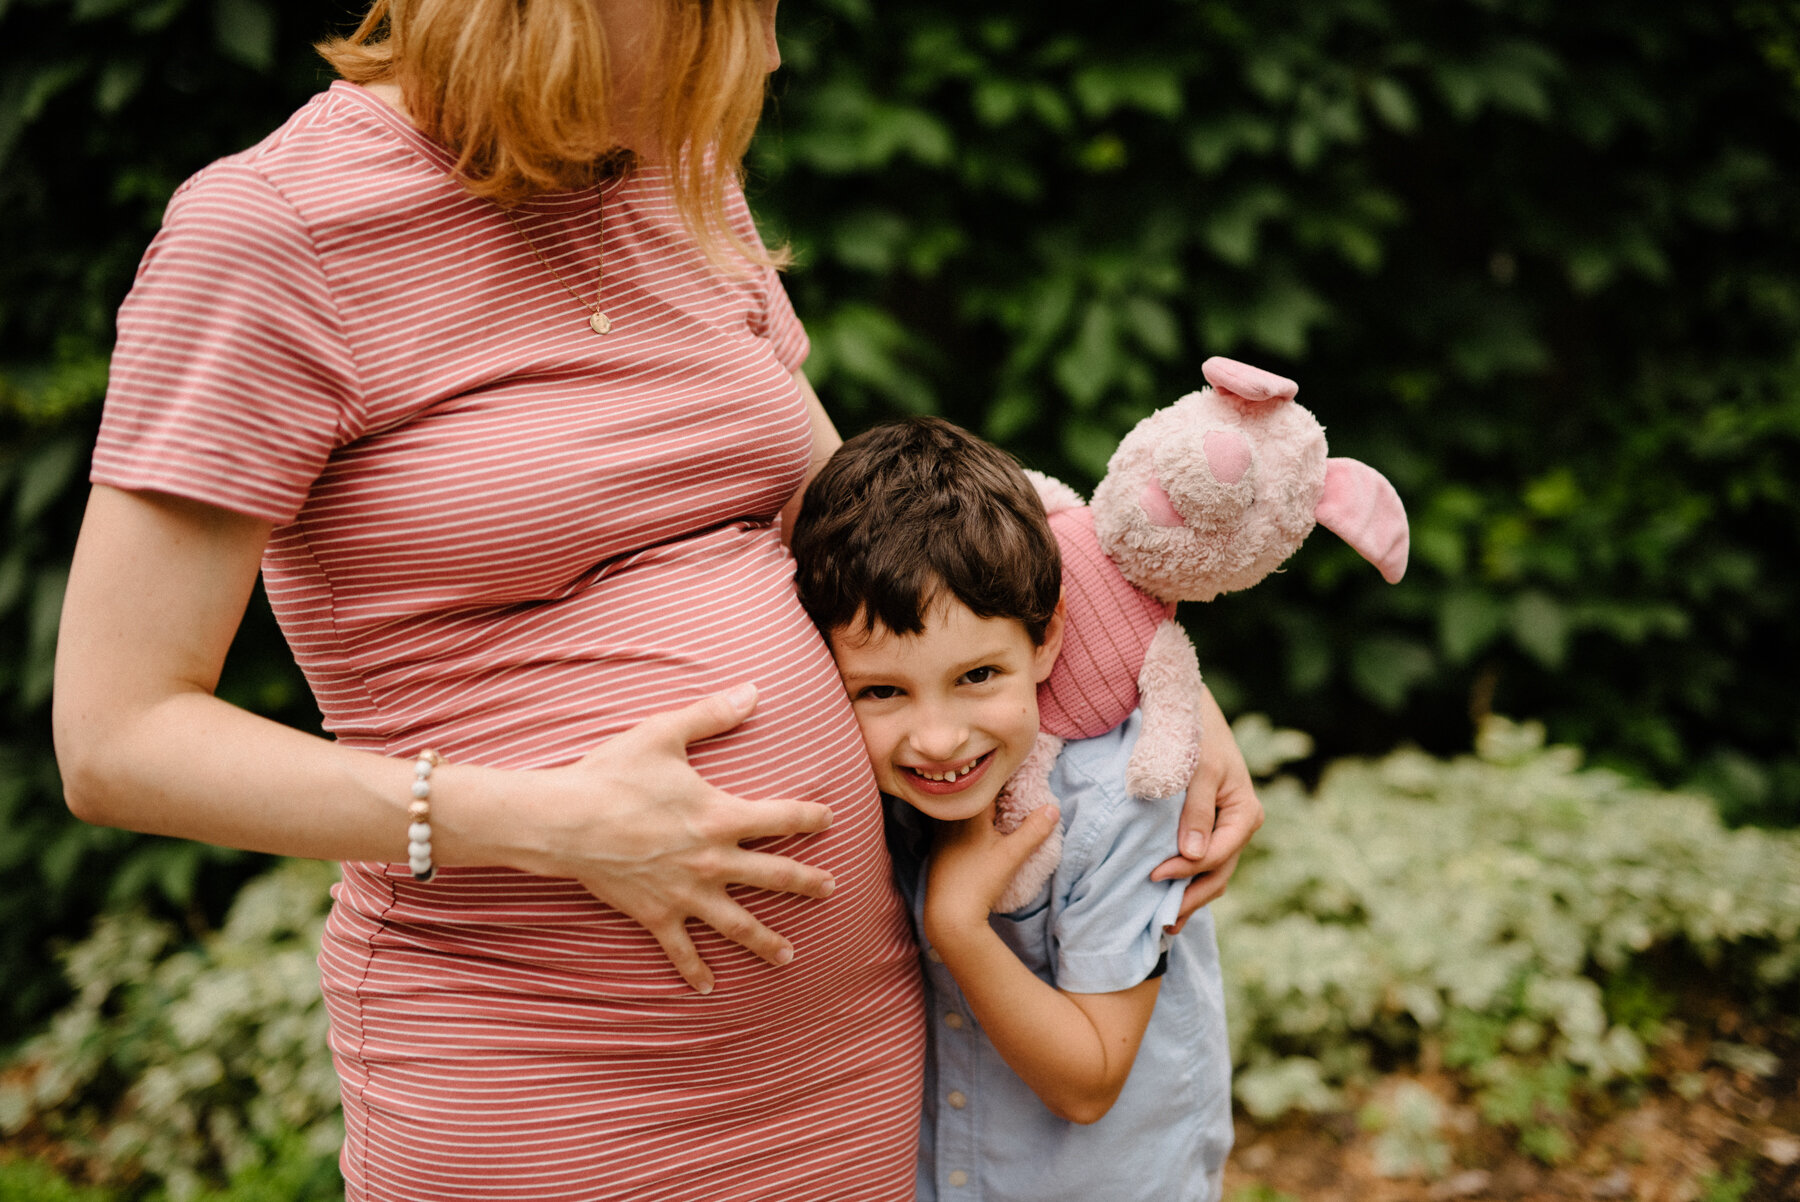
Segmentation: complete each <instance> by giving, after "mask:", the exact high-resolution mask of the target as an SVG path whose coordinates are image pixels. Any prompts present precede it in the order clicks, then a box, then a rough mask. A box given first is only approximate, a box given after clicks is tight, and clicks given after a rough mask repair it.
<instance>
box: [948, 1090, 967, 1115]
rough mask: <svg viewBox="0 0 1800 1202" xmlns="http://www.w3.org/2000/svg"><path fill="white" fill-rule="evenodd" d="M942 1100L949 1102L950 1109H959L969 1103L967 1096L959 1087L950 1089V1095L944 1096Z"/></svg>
mask: <svg viewBox="0 0 1800 1202" xmlns="http://www.w3.org/2000/svg"><path fill="white" fill-rule="evenodd" d="M944 1101H946V1102H948V1103H950V1109H952V1110H961V1109H962V1108H963V1107H964V1106H967V1105H968V1104H969V1099H968V1096H967V1095H966V1094H964V1093H963V1091H962V1090H960V1089H953V1090H951V1091H950V1096H949V1097H947V1098H945V1099H944Z"/></svg>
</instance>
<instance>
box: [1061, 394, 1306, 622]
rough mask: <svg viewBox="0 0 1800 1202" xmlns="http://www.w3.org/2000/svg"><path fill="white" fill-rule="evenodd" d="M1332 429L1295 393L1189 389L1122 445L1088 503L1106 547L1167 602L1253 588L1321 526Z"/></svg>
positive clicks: (1123, 568)
mask: <svg viewBox="0 0 1800 1202" xmlns="http://www.w3.org/2000/svg"><path fill="white" fill-rule="evenodd" d="M1325 455H1326V448H1325V431H1324V429H1323V428H1321V427H1320V425H1319V423H1318V421H1317V420H1316V419H1314V417H1313V415H1312V414H1311V413H1309V412H1307V411H1306V410H1305V409H1303V408H1302V407H1301V406H1299V405H1298V404H1295V403H1294V402H1293V401H1291V400H1281V401H1276V402H1273V403H1271V402H1268V401H1244V400H1241V399H1240V398H1238V397H1236V396H1233V395H1230V394H1225V395H1221V394H1219V393H1217V392H1214V391H1213V390H1212V389H1210V388H1208V389H1204V390H1202V391H1200V392H1196V393H1190V394H1189V395H1187V396H1185V397H1183V398H1182V399H1181V400H1179V401H1177V402H1175V404H1173V405H1170V406H1169V407H1168V408H1166V409H1161V410H1158V411H1157V412H1156V413H1154V414H1152V415H1151V416H1150V417H1149V418H1147V419H1145V420H1144V421H1143V422H1141V423H1140V424H1139V425H1138V426H1137V428H1136V429H1134V430H1133V431H1132V432H1131V433H1130V434H1128V435H1127V436H1126V437H1125V441H1124V442H1122V443H1120V444H1119V449H1118V451H1116V452H1115V453H1114V454H1113V457H1112V461H1111V462H1110V463H1109V464H1108V465H1107V472H1106V479H1104V480H1102V481H1101V482H1100V485H1099V487H1098V488H1096V489H1095V490H1094V499H1093V501H1092V503H1091V508H1092V509H1093V512H1094V527H1095V530H1096V532H1097V533H1098V534H1099V537H1100V545H1101V547H1102V548H1104V549H1105V551H1106V553H1107V555H1108V556H1110V557H1111V558H1112V560H1113V561H1114V562H1115V563H1116V564H1118V566H1119V570H1120V571H1121V572H1123V573H1124V574H1125V577H1126V578H1127V579H1128V580H1130V581H1131V582H1132V583H1133V584H1135V585H1137V586H1138V587H1139V588H1141V589H1143V590H1144V591H1145V592H1147V593H1149V594H1150V595H1151V596H1154V597H1157V598H1159V599H1161V600H1164V601H1211V600H1212V599H1213V598H1214V597H1216V596H1218V595H1219V594H1220V593H1229V592H1235V591H1237V590H1238V589H1244V588H1249V587H1250V586H1251V585H1253V584H1255V583H1256V582H1257V581H1259V580H1261V579H1263V577H1265V576H1267V575H1268V574H1269V573H1270V572H1273V571H1274V570H1275V569H1276V568H1277V567H1279V566H1280V565H1281V563H1282V561H1283V560H1285V559H1287V557H1288V556H1290V555H1292V554H1293V553H1294V551H1295V550H1296V549H1298V547H1299V546H1300V544H1301V543H1302V542H1304V541H1306V536H1307V535H1308V534H1310V533H1311V532H1312V529H1313V525H1314V521H1315V517H1314V514H1315V511H1316V510H1317V509H1318V506H1319V499H1320V497H1321V496H1322V495H1323V493H1324V490H1325V470H1326V469H1325Z"/></svg>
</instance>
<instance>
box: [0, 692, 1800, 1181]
mask: <svg viewBox="0 0 1800 1202" xmlns="http://www.w3.org/2000/svg"><path fill="white" fill-rule="evenodd" d="M1237 733H1238V738H1239V740H1240V742H1241V743H1242V744H1243V745H1244V747H1245V749H1246V751H1247V752H1248V754H1249V756H1250V758H1251V759H1252V761H1253V762H1254V763H1255V764H1256V765H1257V766H1258V768H1259V769H1261V770H1264V771H1267V770H1272V769H1273V768H1274V767H1275V766H1277V765H1278V764H1279V763H1280V762H1281V761H1282V760H1284V759H1291V758H1293V757H1295V756H1299V755H1304V754H1306V752H1307V750H1308V747H1307V743H1308V740H1306V739H1305V738H1304V736H1300V735H1297V734H1295V733H1294V732H1292V731H1277V730H1275V729H1274V728H1273V727H1272V726H1271V725H1270V724H1269V723H1268V722H1267V720H1266V719H1248V720H1245V721H1241V722H1240V723H1239V724H1238V726H1237ZM1542 737H1543V732H1542V730H1541V728H1539V727H1536V726H1530V725H1527V726H1515V725H1512V724H1510V723H1506V722H1503V721H1501V720H1499V719H1495V720H1492V721H1490V723H1489V724H1488V725H1487V726H1486V727H1485V728H1484V730H1483V733H1482V737H1481V741H1480V746H1479V748H1478V754H1476V755H1474V756H1462V757H1459V758H1456V759H1453V760H1438V759H1433V758H1431V757H1429V756H1426V755H1424V754H1422V753H1418V752H1403V753H1398V754H1395V755H1391V756H1388V757H1386V758H1384V759H1381V760H1376V761H1343V762H1339V763H1334V764H1333V765H1332V766H1331V768H1330V769H1329V770H1328V771H1327V773H1326V774H1325V777H1324V779H1323V781H1322V782H1321V783H1320V785H1319V788H1318V790H1317V792H1316V793H1314V794H1311V795H1309V794H1308V793H1307V792H1306V791H1305V790H1304V789H1303V788H1302V787H1301V786H1300V785H1299V784H1298V783H1297V782H1295V781H1293V780H1291V779H1282V780H1277V781H1274V782H1272V783H1270V784H1269V785H1267V786H1266V787H1265V788H1264V790H1263V796H1264V800H1265V803H1266V804H1267V806H1268V810H1269V819H1270V820H1269V823H1268V825H1267V826H1266V827H1264V829H1263V832H1262V834H1261V835H1259V836H1258V838H1257V840H1256V842H1255V843H1254V844H1253V845H1252V848H1251V850H1250V852H1249V853H1247V854H1246V857H1245V862H1244V864H1243V865H1242V867H1241V868H1240V870H1239V871H1238V873H1237V875H1236V876H1235V877H1234V878H1233V882H1232V887H1231V891H1230V892H1229V893H1227V894H1226V896H1225V898H1224V899H1223V900H1222V901H1220V902H1219V903H1217V906H1216V909H1215V912H1216V914H1217V917H1218V925H1219V940H1220V945H1221V949H1222V951H1223V954H1224V961H1225V986H1226V994H1227V999H1226V1000H1227V1006H1228V1010H1229V1018H1230V1024H1231V1034H1232V1042H1233V1055H1234V1060H1235V1061H1236V1064H1237V1070H1236V1071H1237V1079H1236V1090H1237V1095H1238V1099H1239V1100H1240V1101H1241V1102H1242V1103H1243V1105H1244V1106H1245V1108H1246V1109H1247V1110H1248V1111H1249V1112H1250V1113H1251V1114H1253V1115H1256V1116H1258V1117H1263V1118H1267V1117H1273V1116H1275V1115H1279V1114H1281V1113H1284V1112H1286V1111H1288V1110H1292V1109H1296V1108H1298V1109H1315V1110H1335V1109H1339V1108H1342V1107H1343V1106H1344V1105H1345V1096H1346V1095H1345V1090H1344V1087H1345V1086H1346V1085H1349V1084H1351V1083H1354V1082H1357V1081H1359V1080H1361V1079H1362V1078H1363V1076H1364V1075H1365V1074H1366V1073H1367V1071H1368V1070H1369V1068H1370V1066H1371V1065H1374V1064H1377V1063H1384V1064H1385V1063H1394V1062H1403V1061H1407V1060H1410V1059H1411V1058H1413V1057H1415V1056H1417V1055H1419V1054H1420V1052H1421V1050H1422V1049H1426V1048H1429V1049H1432V1054H1433V1055H1434V1056H1435V1058H1436V1059H1438V1060H1441V1062H1442V1063H1443V1064H1444V1065H1445V1066H1446V1067H1447V1068H1449V1069H1450V1070H1451V1071H1452V1072H1454V1073H1455V1074H1456V1075H1457V1076H1458V1078H1459V1079H1460V1080H1461V1081H1462V1082H1463V1084H1464V1085H1465V1086H1466V1087H1467V1088H1468V1089H1469V1090H1470V1091H1471V1092H1472V1093H1473V1094H1474V1095H1475V1097H1476V1099H1477V1101H1478V1104H1479V1108H1480V1110H1481V1113H1482V1114H1483V1116H1484V1117H1485V1118H1486V1120H1487V1121H1488V1122H1490V1123H1493V1124H1496V1125H1499V1126H1505V1127H1509V1128H1513V1129H1515V1130H1516V1131H1517V1133H1518V1136H1519V1138H1520V1140H1521V1141H1522V1142H1523V1144H1524V1145H1525V1147H1526V1148H1527V1150H1529V1151H1532V1152H1534V1153H1535V1154H1538V1155H1540V1156H1542V1157H1544V1158H1545V1159H1555V1158H1556V1157H1557V1156H1558V1155H1559V1154H1560V1150H1561V1149H1562V1148H1563V1147H1564V1146H1565V1142H1564V1141H1566V1136H1565V1135H1564V1134H1563V1131H1562V1127H1561V1125H1560V1119H1559V1113H1561V1112H1566V1111H1567V1110H1568V1109H1569V1107H1570V1106H1571V1105H1572V1104H1573V1102H1574V1101H1575V1100H1576V1099H1577V1098H1578V1097H1579V1096H1580V1095H1581V1093H1582V1092H1583V1091H1588V1090H1593V1089H1598V1088H1604V1087H1605V1086H1606V1084H1607V1083H1609V1082H1615V1081H1620V1080H1635V1079H1638V1078H1640V1077H1641V1076H1642V1074H1643V1072H1644V1070H1645V1067H1646V1056H1645V1054H1646V1048H1647V1046H1652V1045H1654V1044H1655V1042H1656V1041H1657V1040H1658V1039H1659V1038H1661V1037H1662V1036H1663V1035H1664V1033H1665V1032H1666V1031H1667V1030H1670V1029H1672V1028H1669V1027H1668V1026H1667V1025H1666V1024H1667V1023H1668V1022H1669V1021H1670V1020H1673V1019H1678V1018H1679V1014H1678V1012H1677V1011H1676V1008H1675V1007H1676V999H1674V998H1671V997H1667V996H1663V995H1661V994H1659V993H1658V992H1657V991H1656V986H1655V985H1654V982H1653V981H1652V980H1651V978H1650V977H1649V975H1648V974H1647V973H1646V971H1645V966H1646V965H1647V964H1649V963H1650V962H1651V961H1652V960H1653V959H1654V958H1655V957H1657V956H1658V955H1659V954H1662V953H1666V952H1668V951H1670V950H1671V949H1679V950H1681V951H1682V952H1683V953H1684V954H1690V955H1692V956H1695V957H1697V958H1698V959H1699V960H1700V961H1701V962H1703V963H1704V964H1705V965H1707V967H1708V969H1709V971H1710V973H1711V974H1712V975H1713V976H1714V978H1715V979H1716V980H1717V981H1718V982H1719V987H1720V988H1721V989H1724V990H1727V991H1730V992H1731V993H1732V994H1733V995H1734V996H1736V997H1738V998H1740V999H1742V1000H1743V1001H1745V1002H1746V1003H1748V1004H1749V1005H1751V1006H1753V1007H1760V1008H1761V1009H1763V1010H1765V1011H1769V1012H1771V1013H1774V1012H1786V1013H1792V1010H1793V1007H1792V1003H1793V1001H1794V1000H1795V992H1796V991H1795V983H1796V981H1800V833H1792V832H1784V833H1770V832H1765V831H1758V830H1740V831H1735V832H1733V831H1728V830H1726V829H1725V828H1724V827H1723V826H1721V825H1720V823H1719V820H1718V818H1717V815H1716V814H1715V813H1714V811H1713V809H1712V807H1711V805H1710V804H1709V803H1708V802H1706V801H1705V800H1703V799H1700V798H1694V797H1684V796H1679V795H1674V794H1663V793H1655V792H1651V791H1649V790H1645V789H1642V788H1639V787H1636V786H1633V785H1631V784H1630V783H1628V782H1627V781H1625V780H1624V779H1623V778H1621V777H1619V776H1618V775H1617V774H1615V773H1612V772H1609V771H1606V770H1602V769H1593V768H1582V767H1581V766H1580V765H1579V763H1578V757H1577V756H1576V754H1575V753H1574V752H1573V751H1571V750H1569V749H1567V748H1546V747H1545V746H1543V742H1542ZM332 879H333V873H332V871H331V870H330V869H329V868H327V867H325V866H322V865H318V864H311V863H304V862H289V863H286V864H284V865H283V866H282V867H281V868H280V869H279V870H278V871H277V872H275V873H273V874H270V875H268V876H264V877H262V878H259V879H258V880H257V881H256V882H255V883H253V884H252V885H250V886H248V887H247V888H246V889H245V890H244V892H243V894H242V895H241V896H240V898H239V899H238V901H237V903H236V904H235V905H234V906H233V907H232V910H231V913H230V916H229V918H228V920H227V922H226V923H225V925H224V927H223V928H222V929H221V930H220V931H219V932H218V933H217V934H215V935H212V936H209V937H208V938H207V939H205V940H203V941H202V942H201V943H200V944H199V945H198V946H191V947H182V946H181V943H180V940H179V938H178V935H177V932H176V931H175V930H174V929H172V928H171V927H169V926H168V925H166V924H162V923H158V922H155V921H152V920H149V919H146V918H144V917H142V916H141V915H114V916H109V917H107V918H105V919H103V920H102V921H101V922H100V923H99V924H98V926H97V927H96V928H95V930H94V933H93V934H92V935H91V936H90V937H89V938H88V939H87V940H86V941H85V942H84V943H82V944H80V945H79V946H77V947H76V948H74V949H73V950H72V951H71V952H70V953H69V954H68V956H67V957H66V963H67V967H68V973H69V977H70V980H71V982H72V983H73V985H74V987H75V989H76V991H77V998H76V1001H75V1003H74V1004H73V1005H72V1006H70V1007H69V1008H68V1009H67V1010H65V1011H64V1012H63V1013H61V1014H59V1015H58V1016H57V1018H56V1019H55V1021H54V1022H53V1023H52V1024H51V1026H50V1029H49V1030H48V1031H47V1032H46V1033H45V1034H44V1035H42V1036H40V1037H39V1038H37V1039H36V1040H34V1041H33V1042H32V1043H31V1044H30V1045H28V1046H27V1047H26V1049H25V1050H24V1053H23V1055H22V1056H21V1057H20V1058H19V1059H18V1060H17V1061H15V1063H14V1064H13V1065H12V1066H11V1068H10V1070H9V1071H8V1072H7V1074H6V1075H5V1077H4V1078H3V1079H0V1080H4V1081H5V1082H8V1083H9V1084H6V1085H4V1086H0V1133H5V1134H7V1135H12V1134H15V1133H17V1132H19V1131H21V1130H22V1129H24V1128H25V1127H26V1126H27V1125H30V1126H32V1127H33V1128H34V1129H35V1131H36V1132H37V1133H38V1134H40V1135H47V1136H50V1137H52V1138H55V1139H58V1140H62V1141H65V1143H66V1145H67V1147H68V1149H69V1150H70V1151H71V1152H72V1153H76V1154H78V1155H79V1156H81V1157H82V1158H84V1159H85V1161H86V1162H87V1163H88V1164H90V1165H91V1166H92V1167H93V1169H94V1171H95V1172H96V1173H98V1174H100V1175H101V1176H103V1177H106V1178H108V1179H111V1180H126V1181H131V1180H138V1181H141V1182H145V1183H150V1184H160V1185H166V1187H167V1188H169V1189H170V1190H171V1192H172V1193H174V1194H176V1195H178V1196H181V1195H187V1194H191V1193H192V1192H193V1191H195V1190H198V1189H200V1188H202V1187H203V1186H207V1185H213V1186H216V1185H217V1184H218V1183H219V1182H221V1181H224V1180H226V1179H227V1178H231V1177H235V1178H236V1179H237V1181H238V1182H239V1184H240V1187H242V1182H243V1181H244V1180H246V1179H247V1178H246V1177H245V1174H247V1173H251V1172H253V1171H258V1170H259V1167H260V1166H262V1165H264V1164H272V1165H273V1166H274V1168H272V1169H267V1170H260V1171H265V1172H276V1173H281V1174H288V1175H292V1176H294V1177H295V1179H301V1178H304V1177H305V1175H306V1173H307V1172H309V1171H319V1172H323V1171H324V1170H319V1168H318V1166H319V1165H320V1164H322V1163H326V1162H327V1158H328V1156H329V1152H330V1150H331V1149H332V1148H335V1147H336V1146H337V1142H338V1140H339V1138H340V1135H341V1127H340V1126H339V1125H338V1124H339V1120H338V1117H337V1106H338V1097H337V1088H336V1080H335V1078H334V1077H333V1074H332V1068H331V1062H330V1059H329V1055H328V1053H327V1050H326V1044H325V1015H324V1011H323V1006H322V1003H321V1002H320V1000H319V995H318V973H317V970H316V968H315V965H314V956H315V954H316V950H317V942H318V937H319V933H320V930H321V927H322V919H323V915H324V913H325V910H326V907H327V905H328V889H329V886H330V883H331V881H332ZM1782 1006H1786V1007H1787V1009H1786V1010H1785V1011H1780V1010H1779V1008H1780V1007H1782ZM1715 1055H1717V1056H1719V1057H1722V1058H1726V1059H1727V1062H1728V1063H1731V1064H1732V1065H1733V1066H1734V1067H1736V1068H1739V1069H1740V1070H1742V1071H1745V1072H1749V1073H1751V1074H1753V1075H1755V1074H1758V1073H1766V1072H1768V1071H1769V1069H1770V1064H1769V1063H1768V1062H1769V1061H1771V1060H1772V1057H1770V1056H1768V1054H1767V1053H1766V1052H1760V1051H1759V1050H1757V1049H1754V1048H1749V1047H1738V1046H1735V1045H1721V1046H1720V1047H1718V1048H1716V1049H1715ZM1559 1108H1560V1109H1559ZM1390 1109H1391V1111H1392V1113H1391V1114H1385V1113H1383V1114H1380V1115H1376V1116H1375V1117H1376V1119H1377V1120H1378V1121H1380V1122H1381V1123H1383V1124H1385V1125H1386V1128H1387V1129H1386V1130H1385V1132H1384V1135H1383V1142H1382V1147H1383V1148H1384V1149H1385V1152H1384V1155H1387V1156H1388V1157H1390V1158H1391V1159H1392V1160H1393V1162H1394V1163H1395V1164H1396V1165H1398V1164H1402V1163H1406V1164H1413V1163H1417V1164H1422V1165H1426V1166H1429V1165H1431V1164H1434V1163H1436V1159H1437V1157H1438V1155H1439V1149H1438V1148H1437V1147H1436V1145H1435V1144H1433V1143H1432V1142H1431V1140H1430V1138H1428V1136H1429V1134H1430V1132H1431V1131H1433V1130H1435V1125H1434V1120H1433V1118H1432V1116H1433V1115H1434V1114H1435V1111H1432V1110H1430V1109H1429V1107H1428V1105H1427V1102H1426V1100H1425V1099H1423V1098H1421V1097H1419V1096H1416V1094H1415V1095H1412V1096H1409V1095H1407V1094H1405V1093H1404V1092H1403V1093H1402V1094H1401V1095H1399V1096H1397V1097H1396V1098H1395V1099H1393V1104H1392V1106H1391V1108H1390ZM1371 1113H1372V1114H1373V1113H1374V1112H1373V1111H1371ZM308 1165H311V1166H312V1169H311V1170H309V1169H308V1167H307V1166H308ZM327 1175H328V1174H327ZM246 1196H254V1195H253V1194H252V1195H246ZM282 1196H287V1195H286V1194H285V1193H284V1194H283V1195H282Z"/></svg>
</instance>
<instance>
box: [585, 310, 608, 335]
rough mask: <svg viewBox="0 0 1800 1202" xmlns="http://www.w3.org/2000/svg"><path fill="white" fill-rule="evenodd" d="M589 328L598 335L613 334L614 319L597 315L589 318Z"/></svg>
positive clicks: (602, 314)
mask: <svg viewBox="0 0 1800 1202" xmlns="http://www.w3.org/2000/svg"><path fill="white" fill-rule="evenodd" d="M588 328H589V329H591V330H593V331H594V333H596V334H610V333H612V318H610V317H608V316H607V315H606V314H604V313H596V314H594V315H593V316H592V317H590V318H588Z"/></svg>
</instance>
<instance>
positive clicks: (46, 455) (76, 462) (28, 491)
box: [13, 437, 87, 530]
mask: <svg viewBox="0 0 1800 1202" xmlns="http://www.w3.org/2000/svg"><path fill="white" fill-rule="evenodd" d="M86 465H87V447H86V446H85V445H84V444H83V443H81V442H78V441H76V439H75V438H73V437H63V438H58V439H55V440H53V441H50V442H46V443H44V444H43V445H41V446H39V447H37V448H36V449H35V451H33V453H32V454H31V455H30V456H28V457H27V458H26V460H25V462H24V465H23V469H22V470H21V472H20V473H19V491H18V493H17V494H16V495H15V496H14V497H13V528H14V529H15V530H24V529H25V528H27V527H28V526H30V525H31V524H32V523H33V522H36V521H37V520H38V518H40V517H42V516H43V514H44V511H45V510H47V509H48V508H50V506H51V504H52V503H54V502H55V501H56V500H57V498H58V497H60V496H62V494H63V493H64V492H65V491H66V490H67V489H68V488H69V486H70V484H71V482H72V481H74V480H75V478H76V475H77V473H78V471H79V470H80V469H81V468H83V467H85V466H86Z"/></svg>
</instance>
